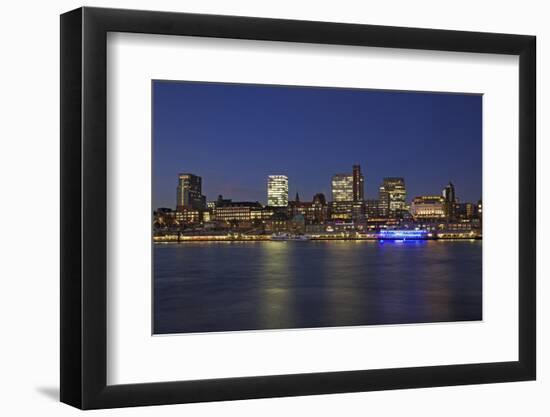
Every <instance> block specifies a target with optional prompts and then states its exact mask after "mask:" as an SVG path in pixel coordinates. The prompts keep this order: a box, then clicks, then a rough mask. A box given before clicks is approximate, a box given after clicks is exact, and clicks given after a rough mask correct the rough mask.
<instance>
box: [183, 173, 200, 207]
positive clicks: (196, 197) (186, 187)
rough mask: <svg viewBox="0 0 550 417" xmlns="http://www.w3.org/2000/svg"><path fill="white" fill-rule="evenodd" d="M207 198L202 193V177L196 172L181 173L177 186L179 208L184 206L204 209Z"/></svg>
mask: <svg viewBox="0 0 550 417" xmlns="http://www.w3.org/2000/svg"><path fill="white" fill-rule="evenodd" d="M205 206H206V198H205V196H203V195H202V179H201V177H199V176H198V175H194V174H179V176H178V187H177V202H176V208H177V210H182V209H184V208H186V209H189V208H193V209H204V208H205Z"/></svg>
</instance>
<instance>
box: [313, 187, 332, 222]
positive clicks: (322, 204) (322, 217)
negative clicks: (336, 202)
mask: <svg viewBox="0 0 550 417" xmlns="http://www.w3.org/2000/svg"><path fill="white" fill-rule="evenodd" d="M311 210H312V215H313V223H324V222H326V221H327V219H328V204H327V200H326V198H325V195H324V194H322V193H317V194H315V195H314V196H313V202H312V204H311Z"/></svg>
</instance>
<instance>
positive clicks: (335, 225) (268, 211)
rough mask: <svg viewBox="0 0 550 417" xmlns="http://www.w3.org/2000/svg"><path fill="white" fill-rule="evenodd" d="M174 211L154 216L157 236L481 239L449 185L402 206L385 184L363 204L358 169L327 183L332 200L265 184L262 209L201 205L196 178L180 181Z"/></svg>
mask: <svg viewBox="0 0 550 417" xmlns="http://www.w3.org/2000/svg"><path fill="white" fill-rule="evenodd" d="M178 180H179V182H178V186H177V203H176V207H175V209H172V208H158V209H157V210H155V212H154V229H155V235H156V236H168V235H170V234H172V235H173V234H174V233H177V234H178V236H181V235H189V236H201V235H215V234H218V235H227V234H228V233H229V234H231V233H238V234H242V235H247V234H248V235H254V236H262V235H272V234H277V233H292V234H310V235H327V236H330V235H332V234H337V235H339V234H345V235H346V236H352V235H354V234H364V233H369V232H372V231H378V230H384V229H390V230H391V229H401V230H403V229H411V230H427V231H429V232H430V233H436V234H439V235H440V236H443V235H445V236H446V237H472V236H473V237H481V223H482V206H481V201H478V202H476V203H472V202H460V201H459V199H458V198H457V196H456V194H455V188H454V185H453V184H452V183H449V184H448V185H447V186H445V187H444V188H443V189H442V191H441V192H438V193H434V194H433V195H421V196H415V197H414V198H412V200H410V201H408V200H407V189H406V184H405V180H404V178H399V177H389V178H384V179H383V181H382V184H381V185H380V187H379V193H378V198H377V199H367V198H365V191H364V189H365V180H364V177H363V174H362V173H361V167H360V166H359V165H354V166H353V168H352V172H351V173H344V174H336V175H334V176H333V177H332V181H331V188H332V190H331V191H332V195H331V200H328V199H327V198H326V196H325V195H324V194H322V193H318V194H315V195H314V196H312V198H311V200H305V199H303V198H300V196H299V195H298V194H296V196H295V197H294V198H293V199H289V193H288V189H289V187H288V182H289V179H288V177H287V176H285V175H269V176H268V177H267V204H266V205H263V204H261V203H260V202H258V201H233V200H232V199H230V198H224V197H223V196H221V195H220V196H218V198H217V199H216V200H212V201H207V199H206V197H205V196H204V195H203V194H202V178H201V177H200V176H198V175H194V174H190V173H185V174H180V175H179V178H178Z"/></svg>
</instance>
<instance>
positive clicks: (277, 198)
mask: <svg viewBox="0 0 550 417" xmlns="http://www.w3.org/2000/svg"><path fill="white" fill-rule="evenodd" d="M267 205H268V206H272V207H287V206H288V177H287V176H286V175H269V176H268V177H267Z"/></svg>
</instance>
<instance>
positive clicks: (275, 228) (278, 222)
mask: <svg viewBox="0 0 550 417" xmlns="http://www.w3.org/2000/svg"><path fill="white" fill-rule="evenodd" d="M289 224H290V220H289V218H288V215H287V214H285V213H283V212H281V211H279V212H277V211H276V212H275V213H274V214H273V217H271V219H269V220H266V221H265V223H264V230H265V232H266V233H268V234H270V233H284V232H288V230H289Z"/></svg>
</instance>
